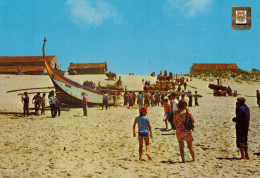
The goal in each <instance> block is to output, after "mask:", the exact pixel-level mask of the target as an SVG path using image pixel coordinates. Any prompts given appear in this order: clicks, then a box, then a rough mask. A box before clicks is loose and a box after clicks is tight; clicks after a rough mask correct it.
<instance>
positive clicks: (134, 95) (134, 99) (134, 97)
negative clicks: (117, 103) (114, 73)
mask: <svg viewBox="0 0 260 178" xmlns="http://www.w3.org/2000/svg"><path fill="white" fill-rule="evenodd" d="M136 97H137V96H136V94H135V92H133V104H134V105H135V101H136Z"/></svg>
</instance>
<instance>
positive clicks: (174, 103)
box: [169, 93, 179, 130]
mask: <svg viewBox="0 0 260 178" xmlns="http://www.w3.org/2000/svg"><path fill="white" fill-rule="evenodd" d="M169 99H170V104H171V115H170V118H169V122H170V124H171V126H172V129H173V130H175V129H176V128H175V125H174V122H173V117H174V115H175V114H176V113H177V112H178V103H179V101H178V100H177V99H176V95H175V94H174V93H172V94H171V95H170V96H169Z"/></svg>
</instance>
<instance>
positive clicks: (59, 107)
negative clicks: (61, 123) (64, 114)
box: [57, 100, 61, 116]
mask: <svg viewBox="0 0 260 178" xmlns="http://www.w3.org/2000/svg"><path fill="white" fill-rule="evenodd" d="M57 112H58V116H60V113H61V102H60V101H59V100H58V103H57Z"/></svg>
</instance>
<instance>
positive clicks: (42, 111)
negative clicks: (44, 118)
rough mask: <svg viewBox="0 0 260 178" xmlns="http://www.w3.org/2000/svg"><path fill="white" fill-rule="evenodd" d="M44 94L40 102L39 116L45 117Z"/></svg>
mask: <svg viewBox="0 0 260 178" xmlns="http://www.w3.org/2000/svg"><path fill="white" fill-rule="evenodd" d="M45 95H46V94H45V93H43V94H42V100H41V105H42V109H41V115H45Z"/></svg>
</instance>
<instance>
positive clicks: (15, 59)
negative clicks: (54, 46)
mask: <svg viewBox="0 0 260 178" xmlns="http://www.w3.org/2000/svg"><path fill="white" fill-rule="evenodd" d="M46 57H47V61H48V62H51V61H52V60H53V59H54V58H55V57H56V56H46ZM43 62H44V59H43V56H11V57H9V56H2V57H0V63H43Z"/></svg>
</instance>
